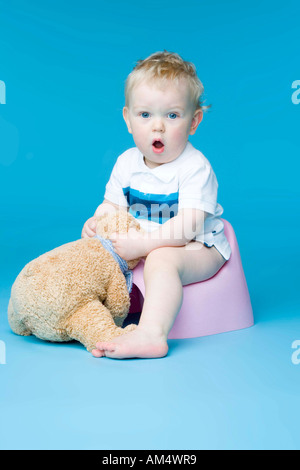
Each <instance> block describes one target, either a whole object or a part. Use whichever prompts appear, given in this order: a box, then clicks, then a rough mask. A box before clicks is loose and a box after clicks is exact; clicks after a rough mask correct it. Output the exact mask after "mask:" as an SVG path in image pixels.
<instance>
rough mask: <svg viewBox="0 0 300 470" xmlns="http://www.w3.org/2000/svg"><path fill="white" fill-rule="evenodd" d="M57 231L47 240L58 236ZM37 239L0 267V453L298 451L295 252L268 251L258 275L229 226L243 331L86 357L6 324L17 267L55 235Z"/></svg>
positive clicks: (299, 327)
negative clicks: (244, 309) (247, 314)
mask: <svg viewBox="0 0 300 470" xmlns="http://www.w3.org/2000/svg"><path fill="white" fill-rule="evenodd" d="M23 228H24V225H22V228H20V230H23ZM33 229H34V227H33V228H32V230H33ZM68 230H69V231H68ZM68 230H65V232H64V231H63V227H62V231H61V232H60V234H59V236H57V235H56V236H57V237H58V238H59V237H61V238H64V237H69V236H70V234H71V231H70V229H68ZM20 233H21V232H20ZM48 233H49V239H48V240H47V239H46V240H45V239H44V240H43V242H41V245H40V246H33V245H31V243H32V242H31V239H32V235H31V234H30V233H28V236H27V237H25V238H24V239H23V241H22V243H21V245H22V246H23V247H27V249H28V251H27V252H26V253H25V251H24V252H22V246H19V252H17V253H15V257H14V262H13V263H12V264H9V263H8V264H6V265H5V264H4V265H2V266H1V292H0V311H1V317H0V318H1V320H0V340H2V342H4V343H5V349H6V351H5V352H6V354H5V356H6V357H5V362H6V364H2V365H0V380H1V387H0V416H1V420H0V448H1V449H107V450H113V449H185V450H189V449H277V448H278V449H299V448H300V438H299V432H298V430H299V422H300V396H299V387H300V364H299V365H296V364H294V363H293V361H292V355H293V353H295V351H294V350H293V349H292V343H293V342H294V341H295V340H300V319H299V294H298V292H297V284H298V280H297V279H296V280H295V282H294V283H293V282H291V281H290V279H289V278H288V277H287V276H286V274H287V273H288V271H289V267H290V265H291V260H292V259H293V260H294V261H295V262H296V263H297V261H299V253H298V255H297V253H296V254H295V253H293V250H292V248H290V249H289V248H287V250H286V251H283V250H278V253H277V258H276V263H275V262H274V259H273V256H272V249H271V248H270V250H268V251H266V252H265V254H264V258H263V259H262V260H260V262H261V269H260V270H258V269H257V260H256V261H255V257H254V255H255V251H256V246H255V244H252V245H251V244H249V243H246V241H247V237H248V232H246V230H245V229H244V228H243V224H242V223H241V224H238V226H237V227H236V233H237V235H238V240H239V243H240V248H241V251H242V254H243V252H244V256H243V263H244V268H245V272H246V275H247V280H248V285H249V289H250V293H251V298H252V303H253V308H254V313H255V319H256V323H255V326H254V327H252V328H249V329H246V330H241V331H237V332H231V333H225V334H221V335H216V336H210V337H205V338H197V339H189V340H172V341H170V343H169V344H170V352H169V355H168V356H167V357H166V358H163V359H155V360H141V359H131V360H125V361H117V360H111V359H107V358H104V359H99V360H97V359H95V358H93V357H92V356H91V355H90V354H89V353H87V352H86V351H85V349H84V348H83V347H82V346H81V345H80V344H78V343H75V342H74V343H69V344H51V343H45V342H42V341H40V340H38V339H36V338H34V337H27V338H24V337H18V336H16V335H14V334H13V333H12V332H11V331H10V329H9V326H8V323H7V319H6V308H7V303H8V299H9V289H10V285H11V282H12V281H13V280H14V277H15V276H16V274H17V273H18V271H19V270H20V269H21V267H22V266H23V264H24V263H25V262H26V260H29V259H31V258H33V257H35V256H37V254H39V253H41V252H43V251H45V249H46V247H47V249H49V248H50V245H51V243H52V244H53V243H56V241H57V242H58V239H57V240H56V241H54V242H53V241H51V243H50V237H51V238H52V237H54V239H55V233H56V234H57V233H58V231H56V232H55V231H54V235H53V233H51V231H49V232H48ZM14 236H15V237H18V233H16V234H15V235H12V237H11V240H10V241H9V242H7V247H6V250H3V256H4V261H7V259H8V258H9V256H10V255H11V254H12V247H13V244H14V238H13V237H14ZM280 238H281V239H282V237H280ZM292 256H294V258H292ZM295 256H296V258H297V256H298V259H295ZM6 258H7V259H6ZM4 266H5V268H4ZM2 345H3V343H2ZM299 358H300V354H299ZM0 359H1V358H0ZM2 362H4V361H3V351H2ZM294 362H295V361H294Z"/></svg>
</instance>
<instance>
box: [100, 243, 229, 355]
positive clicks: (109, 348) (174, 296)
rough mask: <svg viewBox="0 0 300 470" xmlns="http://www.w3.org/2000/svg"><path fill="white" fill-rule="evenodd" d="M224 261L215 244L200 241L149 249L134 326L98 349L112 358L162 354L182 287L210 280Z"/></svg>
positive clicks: (176, 312) (165, 351) (177, 309)
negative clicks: (143, 289) (141, 303)
mask: <svg viewBox="0 0 300 470" xmlns="http://www.w3.org/2000/svg"><path fill="white" fill-rule="evenodd" d="M224 263H225V260H224V258H223V257H222V256H221V255H220V253H219V252H218V251H217V250H216V249H215V248H214V247H213V248H207V247H205V246H203V245H202V244H201V243H199V242H191V243H190V244H189V245H187V246H186V247H166V248H159V249H157V250H154V251H152V252H151V253H150V254H149V255H148V257H147V259H146V263H145V269H144V280H145V287H146V295H145V301H144V306H143V311H142V314H141V319H140V322H139V325H138V327H137V329H136V330H135V331H133V332H130V333H128V334H125V335H123V336H122V337H120V338H116V339H114V340H112V341H110V342H106V343H97V350H100V351H101V352H102V353H103V355H105V356H107V357H112V358H115V359H122V358H129V357H144V358H154V357H163V356H165V355H166V354H167V352H168V345H167V338H168V334H169V331H170V329H171V328H172V325H173V323H174V321H175V318H176V316H177V314H178V313H179V311H180V307H181V304H182V286H183V285H187V284H192V283H194V282H200V281H204V280H206V279H209V278H210V277H212V276H214V275H215V274H216V273H217V272H218V271H219V269H220V268H221V267H222V266H223V264H224ZM97 350H96V351H97ZM96 351H95V352H96ZM95 355H96V354H95Z"/></svg>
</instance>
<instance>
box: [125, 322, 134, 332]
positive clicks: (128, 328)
mask: <svg viewBox="0 0 300 470" xmlns="http://www.w3.org/2000/svg"><path fill="white" fill-rule="evenodd" d="M136 329H137V325H135V324H134V323H131V324H130V325H128V326H126V327H125V328H123V331H124V333H129V332H130V331H134V330H136Z"/></svg>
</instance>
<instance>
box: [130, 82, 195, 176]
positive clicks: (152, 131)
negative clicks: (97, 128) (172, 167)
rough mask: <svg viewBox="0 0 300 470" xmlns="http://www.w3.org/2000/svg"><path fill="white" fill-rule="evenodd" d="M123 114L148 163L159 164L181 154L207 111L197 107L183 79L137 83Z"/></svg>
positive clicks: (151, 164)
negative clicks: (164, 82) (196, 108)
mask: <svg viewBox="0 0 300 470" xmlns="http://www.w3.org/2000/svg"><path fill="white" fill-rule="evenodd" d="M123 116H124V119H125V121H126V124H127V127H128V131H129V132H130V133H131V134H132V136H133V139H134V142H135V144H136V146H137V147H138V149H139V150H140V151H141V152H142V153H143V155H144V158H145V163H146V165H147V166H148V167H149V168H155V167H157V166H159V165H162V164H164V163H169V162H171V161H173V160H175V159H176V158H178V157H179V155H180V154H181V153H182V152H183V150H184V149H185V147H186V144H187V141H188V138H189V135H192V134H194V133H195V132H196V129H197V127H198V125H199V124H200V122H201V120H202V117H203V114H202V111H201V110H199V109H198V110H197V111H195V109H194V106H193V103H192V101H191V98H190V92H189V89H188V86H187V83H186V81H185V80H181V81H180V82H179V83H178V84H176V83H174V82H173V81H169V82H167V83H166V84H164V85H163V86H162V83H161V82H158V83H157V82H155V83H149V82H146V81H143V82H141V83H140V84H138V85H136V86H135V87H134V89H133V90H132V93H131V97H130V104H129V108H127V107H125V108H124V110H123Z"/></svg>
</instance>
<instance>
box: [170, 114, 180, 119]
mask: <svg viewBox="0 0 300 470" xmlns="http://www.w3.org/2000/svg"><path fill="white" fill-rule="evenodd" d="M168 117H169V118H170V119H173V120H174V119H176V118H177V117H178V114H176V113H169V114H168Z"/></svg>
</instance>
